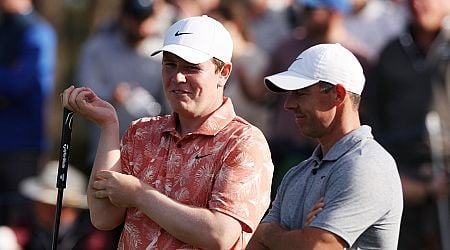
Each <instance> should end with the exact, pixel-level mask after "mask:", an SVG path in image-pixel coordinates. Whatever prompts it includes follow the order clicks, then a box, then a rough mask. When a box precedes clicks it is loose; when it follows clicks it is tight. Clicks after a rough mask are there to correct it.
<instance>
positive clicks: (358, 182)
mask: <svg viewBox="0 0 450 250" xmlns="http://www.w3.org/2000/svg"><path fill="white" fill-rule="evenodd" d="M321 155H322V153H321V149H320V147H319V146H318V147H317V148H316V149H315V150H314V152H313V154H312V156H311V157H310V158H309V159H307V160H305V161H303V162H301V163H300V164H299V165H297V166H295V167H293V168H292V169H291V170H289V172H288V173H286V175H285V176H284V178H283V181H282V182H281V184H280V186H279V189H278V192H277V196H276V198H275V200H274V202H273V204H272V208H271V210H270V212H269V213H268V214H267V216H266V217H265V218H264V219H263V222H278V223H280V224H281V225H282V226H283V227H285V228H287V229H289V230H293V229H302V228H303V227H304V223H305V219H306V215H307V214H308V212H309V211H310V210H311V209H312V207H313V206H314V204H315V203H316V202H317V201H318V200H319V199H320V198H321V197H324V199H325V207H324V209H323V210H322V211H320V213H319V214H318V215H317V216H316V218H315V219H314V220H313V222H312V223H311V224H310V226H311V227H317V228H321V229H324V230H327V231H330V232H332V233H334V234H336V235H338V236H339V237H341V238H342V239H343V240H344V241H346V242H347V244H348V245H349V246H352V247H351V248H349V249H369V248H370V249H383V250H390V249H392V250H394V249H397V242H398V236H399V229H400V220H401V215H402V210H403V196H402V189H401V183H400V177H399V174H398V171H397V166H396V163H395V161H394V159H393V158H392V156H391V155H390V154H389V153H388V152H387V151H386V150H385V149H384V148H383V147H382V146H380V144H378V143H377V142H376V141H375V140H374V138H373V136H372V133H371V128H370V127H368V126H361V127H360V128H358V129H356V130H354V131H352V132H351V133H349V134H347V135H346V136H345V137H343V138H342V139H341V140H339V141H338V142H337V143H335V145H333V147H332V148H331V149H330V151H329V152H328V153H327V154H326V155H325V156H324V157H323V158H322V157H321Z"/></svg>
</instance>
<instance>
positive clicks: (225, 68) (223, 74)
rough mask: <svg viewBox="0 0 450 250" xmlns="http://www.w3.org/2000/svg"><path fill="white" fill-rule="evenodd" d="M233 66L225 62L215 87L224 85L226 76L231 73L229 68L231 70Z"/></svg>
mask: <svg viewBox="0 0 450 250" xmlns="http://www.w3.org/2000/svg"><path fill="white" fill-rule="evenodd" d="M232 68H233V66H232V64H231V63H226V64H225V65H224V66H223V68H222V71H221V72H220V78H221V80H220V82H219V84H218V85H217V87H223V86H225V83H226V82H227V80H228V78H229V77H230V74H231V70H232Z"/></svg>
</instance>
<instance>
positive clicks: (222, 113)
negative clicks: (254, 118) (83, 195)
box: [119, 97, 273, 249]
mask: <svg viewBox="0 0 450 250" xmlns="http://www.w3.org/2000/svg"><path fill="white" fill-rule="evenodd" d="M176 124H177V115H176V114H175V113H174V114H171V115H168V116H164V117H152V118H143V119H140V120H137V121H135V122H133V123H132V125H131V126H130V127H129V128H128V130H127V132H126V134H125V135H124V137H123V138H122V147H121V163H122V171H123V173H126V174H130V175H133V176H136V177H138V178H139V179H140V180H143V181H144V182H145V183H147V184H149V185H150V186H152V187H153V188H155V189H157V190H158V191H159V192H161V193H163V194H165V195H167V196H168V197H170V198H172V199H174V200H176V201H178V202H181V203H183V204H186V205H190V206H195V207H202V208H208V209H211V210H216V211H220V212H222V213H224V214H227V215H229V216H231V217H233V218H235V219H236V220H238V221H239V222H240V223H241V225H242V233H241V236H240V239H239V240H238V241H237V242H236V244H235V246H234V248H233V249H241V248H244V247H245V245H246V244H247V242H248V240H249V238H250V237H251V234H252V233H253V232H254V230H255V229H256V227H257V225H258V223H259V222H260V219H261V218H262V216H263V215H264V213H265V211H266V209H267V208H268V206H269V203H270V189H271V180H272V173H273V164H272V160H271V156H270V151H269V147H268V144H267V142H266V139H265V137H264V135H263V134H262V133H261V131H260V130H259V129H258V128H256V127H254V126H252V125H251V124H249V123H248V122H246V121H245V120H244V119H242V118H240V117H238V116H236V115H235V113H234V109H233V105H232V103H231V100H230V99H228V98H226V97H225V98H224V103H223V105H222V106H221V107H220V108H219V109H218V110H217V111H215V112H214V113H213V114H212V115H211V116H210V117H209V118H208V119H207V120H206V121H205V122H204V123H203V124H202V125H201V126H200V128H199V129H198V130H197V131H195V132H193V133H190V134H188V135H186V136H184V137H182V136H181V135H180V134H179V133H178V132H177V130H176ZM119 249H195V248H194V247H193V246H189V245H187V244H186V243H183V242H181V241H179V240H177V239H176V238H174V237H173V236H171V235H170V234H169V233H167V232H166V231H165V230H164V229H162V228H161V227H160V226H159V225H158V224H156V223H155V222H154V221H152V220H151V219H150V218H149V217H147V216H146V215H145V214H143V213H142V212H141V211H139V210H137V209H136V208H129V209H127V212H126V219H125V224H124V228H123V231H122V235H121V238H120V242H119Z"/></svg>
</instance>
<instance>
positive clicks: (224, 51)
mask: <svg viewBox="0 0 450 250" xmlns="http://www.w3.org/2000/svg"><path fill="white" fill-rule="evenodd" d="M161 51H167V52H170V53H173V54H175V55H177V56H179V57H181V58H183V59H184V60H185V61H187V62H190V63H193V64H199V63H202V62H206V61H207V60H209V59H211V58H213V57H214V58H217V59H219V60H221V61H222V62H225V63H228V62H231V55H232V53H233V40H232V39H231V35H230V33H229V32H228V31H227V30H226V29H225V27H224V26H223V25H222V24H221V23H220V22H218V21H216V20H215V19H213V18H211V17H209V16H207V15H203V16H194V17H188V18H185V19H182V20H180V21H178V22H176V23H174V24H173V25H172V26H170V27H169V29H168V30H167V32H166V36H165V38H164V45H163V47H162V48H160V49H158V50H157V51H155V52H153V53H152V54H151V55H152V56H154V55H156V54H158V53H160V52H161Z"/></svg>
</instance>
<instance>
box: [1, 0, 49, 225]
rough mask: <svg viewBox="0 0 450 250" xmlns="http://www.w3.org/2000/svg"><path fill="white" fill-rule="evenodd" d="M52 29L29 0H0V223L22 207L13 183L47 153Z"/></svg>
mask: <svg viewBox="0 0 450 250" xmlns="http://www.w3.org/2000/svg"><path fill="white" fill-rule="evenodd" d="M56 39H57V38H56V34H55V31H54V30H53V28H52V27H51V26H50V24H49V23H47V22H46V21H45V20H44V19H43V18H42V17H41V16H40V15H39V14H38V13H37V12H36V10H35V9H34V7H33V4H32V1H31V0H0V141H1V144H0V224H6V223H10V222H12V221H13V220H14V219H15V218H16V217H17V215H18V214H20V212H21V210H22V209H21V207H23V206H22V204H20V203H21V196H20V194H19V193H18V183H19V182H20V181H22V180H23V179H24V178H26V177H29V176H32V175H34V174H36V172H37V171H38V166H39V163H40V162H41V161H42V160H43V158H45V157H46V154H47V153H48V152H49V149H50V145H49V143H50V142H49V141H50V140H49V137H48V135H47V133H46V120H47V119H48V118H49V117H48V113H47V111H48V110H47V104H48V103H49V97H50V96H51V93H52V91H53V88H54V71H55V59H56V46H57V41H56Z"/></svg>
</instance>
